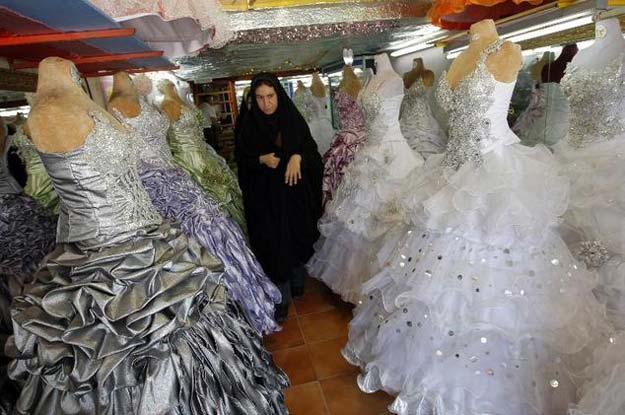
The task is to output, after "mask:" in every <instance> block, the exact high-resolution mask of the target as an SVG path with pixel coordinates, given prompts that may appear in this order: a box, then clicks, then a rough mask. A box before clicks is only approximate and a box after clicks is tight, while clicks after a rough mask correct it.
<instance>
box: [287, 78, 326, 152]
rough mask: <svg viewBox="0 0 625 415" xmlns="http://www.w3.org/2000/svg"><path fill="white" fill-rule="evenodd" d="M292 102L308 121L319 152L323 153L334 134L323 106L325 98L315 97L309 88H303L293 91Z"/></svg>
mask: <svg viewBox="0 0 625 415" xmlns="http://www.w3.org/2000/svg"><path fill="white" fill-rule="evenodd" d="M293 102H294V103H295V106H296V107H297V109H298V110H299V112H300V114H302V116H303V117H304V119H305V120H306V123H308V128H310V134H311V135H312V137H313V139H314V140H315V142H316V143H317V149H318V151H319V154H321V155H324V154H325V152H326V151H328V149H329V148H330V145H331V144H332V139H333V138H334V134H335V131H334V129H333V128H332V123H331V122H330V116H329V114H328V111H327V110H326V108H325V98H320V97H315V96H314V95H313V94H312V92H310V89H308V88H304V89H301V90H298V91H296V92H295V96H294V97H293Z"/></svg>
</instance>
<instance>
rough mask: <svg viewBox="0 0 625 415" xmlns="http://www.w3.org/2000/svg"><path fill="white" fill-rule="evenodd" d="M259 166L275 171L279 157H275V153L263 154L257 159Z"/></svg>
mask: <svg viewBox="0 0 625 415" xmlns="http://www.w3.org/2000/svg"><path fill="white" fill-rule="evenodd" d="M259 161H260V164H264V165H265V166H267V167H269V168H270V169H275V168H276V167H278V164H280V157H276V153H269V154H263V155H262V156H260V157H259Z"/></svg>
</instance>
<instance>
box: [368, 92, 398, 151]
mask: <svg viewBox="0 0 625 415" xmlns="http://www.w3.org/2000/svg"><path fill="white" fill-rule="evenodd" d="M403 98H404V94H403V93H400V94H392V95H390V96H384V95H383V94H381V93H380V92H378V91H372V90H363V92H362V93H361V94H360V95H359V96H358V104H359V105H360V108H362V112H363V115H364V117H365V128H366V130H367V140H368V141H369V142H371V143H374V142H376V141H382V140H384V139H385V138H389V137H390V138H394V139H397V138H400V139H403V136H402V135H401V131H400V128H399V109H400V107H401V102H402V100H403Z"/></svg>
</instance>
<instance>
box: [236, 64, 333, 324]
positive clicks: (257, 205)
mask: <svg viewBox="0 0 625 415" xmlns="http://www.w3.org/2000/svg"><path fill="white" fill-rule="evenodd" d="M249 100H250V103H251V108H250V110H249V111H248V112H247V113H246V114H245V115H243V116H242V118H241V119H240V120H239V122H238V127H239V128H238V137H237V140H236V143H237V145H236V158H237V164H238V169H239V184H240V186H241V190H242V191H243V201H244V204H245V216H246V220H247V223H248V227H249V236H250V243H251V245H252V250H253V251H254V253H255V254H256V256H257V257H258V260H259V261H260V263H261V265H262V266H263V268H264V270H265V272H266V273H267V275H269V277H270V278H271V279H272V281H273V282H274V283H275V284H276V285H278V287H280V290H281V292H282V296H283V298H282V303H281V304H280V306H279V307H278V308H277V309H276V317H277V318H278V319H284V318H286V315H287V313H288V306H289V303H290V301H291V297H292V296H298V295H301V294H302V293H303V290H304V276H305V275H306V272H305V270H304V264H305V263H306V262H307V261H308V259H309V258H310V256H311V255H312V253H313V244H314V242H315V241H316V240H317V238H318V237H319V232H318V231H317V220H318V219H319V217H320V216H321V183H322V176H323V164H322V162H321V156H320V155H319V152H318V151H317V144H316V143H315V141H314V140H313V138H312V136H311V134H310V130H309V129H308V124H307V123H306V121H305V120H304V118H303V117H302V116H301V115H300V113H299V111H298V110H297V108H296V107H295V105H294V104H293V102H292V101H291V99H290V98H289V97H288V95H287V94H286V92H285V91H284V88H282V85H280V82H279V81H278V78H276V77H275V76H274V75H272V74H268V73H260V74H258V75H256V76H255V77H254V79H253V80H252V87H251V91H250V96H249Z"/></svg>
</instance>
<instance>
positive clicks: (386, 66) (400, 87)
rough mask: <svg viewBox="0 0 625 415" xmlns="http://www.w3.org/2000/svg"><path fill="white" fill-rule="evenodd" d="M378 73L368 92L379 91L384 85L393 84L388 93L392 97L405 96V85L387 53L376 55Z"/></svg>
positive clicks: (372, 80)
mask: <svg viewBox="0 0 625 415" xmlns="http://www.w3.org/2000/svg"><path fill="white" fill-rule="evenodd" d="M374 61H375V69H376V73H375V75H374V76H373V78H371V80H370V81H369V83H368V84H367V86H366V87H365V89H366V90H367V91H377V90H378V89H379V88H380V86H382V84H391V85H392V87H388V88H387V92H388V93H389V94H391V95H402V96H403V95H404V83H403V81H402V79H401V77H400V76H399V75H398V74H397V72H395V70H394V69H393V67H392V66H391V61H390V59H389V57H388V55H387V54H386V53H381V54H379V55H375V57H374Z"/></svg>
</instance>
